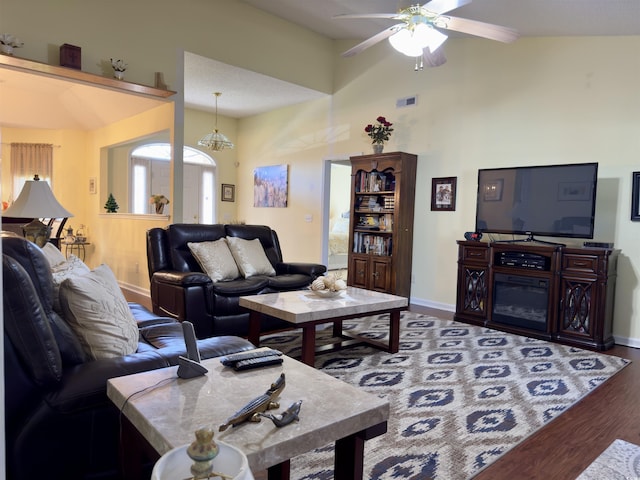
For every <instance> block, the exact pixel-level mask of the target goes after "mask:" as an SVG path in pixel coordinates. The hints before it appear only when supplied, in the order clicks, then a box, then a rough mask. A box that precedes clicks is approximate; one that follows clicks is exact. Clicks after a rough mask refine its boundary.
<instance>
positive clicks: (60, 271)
mask: <svg viewBox="0 0 640 480" xmlns="http://www.w3.org/2000/svg"><path fill="white" fill-rule="evenodd" d="M54 248H55V247H54ZM90 271H91V269H90V268H89V267H87V266H86V265H85V263H84V262H83V261H82V260H80V259H79V258H78V257H76V256H75V255H69V259H68V260H65V261H64V262H62V263H59V264H58V265H56V266H54V267H51V275H52V276H53V310H54V311H55V312H56V313H58V314H59V315H63V314H62V308H60V293H59V292H60V284H61V283H62V282H64V281H65V280H66V279H67V278H69V277H74V276H79V275H85V274H87V273H89V272H90ZM63 316H64V315H63Z"/></svg>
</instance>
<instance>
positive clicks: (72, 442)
mask: <svg viewBox="0 0 640 480" xmlns="http://www.w3.org/2000/svg"><path fill="white" fill-rule="evenodd" d="M2 250H3V255H2V262H3V265H2V272H3V282H4V284H3V311H4V372H5V374H4V386H5V444H6V463H7V478H10V479H12V480H32V479H35V478H48V479H60V480H62V479H64V480H76V479H89V478H96V479H97V478H100V479H117V478H120V474H119V468H118V465H119V462H118V445H119V414H118V410H117V408H116V407H115V406H114V405H113V404H112V403H111V401H110V400H109V399H108V397H107V394H106V390H107V380H108V379H109V378H113V377H119V376H123V375H129V374H133V373H138V372H144V371H148V370H153V369H157V368H164V367H169V366H174V365H177V363H178V357H179V356H180V355H186V348H185V342H184V337H183V334H182V327H181V325H180V324H179V323H178V322H176V321H175V320H174V319H171V318H161V317H158V316H156V315H153V314H151V312H149V311H148V310H146V309H145V308H144V307H142V306H140V305H138V304H130V308H131V311H132V313H133V315H134V317H135V318H136V320H137V322H138V326H139V333H140V335H139V344H138V349H137V351H136V352H135V353H132V354H130V355H126V356H123V357H118V358H103V359H98V360H88V359H87V356H86V354H85V353H84V351H83V349H82V347H81V346H80V343H79V340H78V338H77V337H76V336H75V334H74V332H73V330H72V329H71V328H70V327H69V325H68V324H67V323H66V322H65V321H64V320H63V319H62V318H61V317H60V316H59V315H58V314H57V313H56V312H55V311H54V310H53V308H52V305H53V291H54V290H53V280H52V275H51V271H50V267H49V263H48V261H47V260H46V258H45V257H44V254H43V253H42V251H41V250H40V248H39V247H38V246H36V245H35V244H33V243H31V242H29V241H27V240H25V239H23V238H19V237H15V236H4V235H3V237H2ZM198 346H199V349H200V353H201V356H202V358H203V359H205V358H212V357H216V356H220V355H226V354H229V353H234V352H239V351H244V350H248V349H252V348H254V346H253V345H252V344H251V343H250V342H248V341H247V340H245V339H242V338H239V337H234V336H222V337H216V338H209V339H206V340H199V341H198ZM167 408H168V412H167V414H171V413H172V412H171V406H168V407H167Z"/></svg>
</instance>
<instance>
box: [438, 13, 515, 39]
mask: <svg viewBox="0 0 640 480" xmlns="http://www.w3.org/2000/svg"><path fill="white" fill-rule="evenodd" d="M434 25H435V26H436V27H438V28H444V29H447V30H454V31H456V32H462V33H468V34H470V35H475V36H477V37H484V38H488V39H491V40H497V41H498V42H504V43H511V42H513V41H515V40H516V39H517V38H518V37H519V36H520V34H519V33H518V31H517V30H514V29H513V28H508V27H502V26H500V25H493V24H491V23H484V22H478V21H477V20H469V19H468V18H459V17H450V16H447V15H442V16H440V17H438V18H437V19H436V21H435V22H434Z"/></svg>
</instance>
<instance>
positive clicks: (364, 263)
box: [347, 255, 369, 288]
mask: <svg viewBox="0 0 640 480" xmlns="http://www.w3.org/2000/svg"><path fill="white" fill-rule="evenodd" d="M347 275H348V277H349V282H348V283H349V285H352V286H354V287H358V288H367V279H368V278H369V259H368V258H367V257H363V256H355V255H352V256H351V263H350V264H349V270H348V273H347Z"/></svg>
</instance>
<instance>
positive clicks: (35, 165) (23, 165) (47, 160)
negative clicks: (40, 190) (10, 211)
mask: <svg viewBox="0 0 640 480" xmlns="http://www.w3.org/2000/svg"><path fill="white" fill-rule="evenodd" d="M52 170H53V145H51V144H50V143H12V144H11V176H12V178H13V182H12V188H13V191H12V192H11V200H15V199H16V198H18V195H20V192H21V191H22V187H23V186H24V182H26V181H27V180H33V176H34V175H36V174H37V175H38V176H39V177H40V180H43V181H45V182H47V183H49V186H51V173H52Z"/></svg>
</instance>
